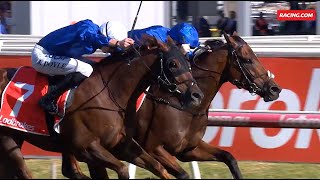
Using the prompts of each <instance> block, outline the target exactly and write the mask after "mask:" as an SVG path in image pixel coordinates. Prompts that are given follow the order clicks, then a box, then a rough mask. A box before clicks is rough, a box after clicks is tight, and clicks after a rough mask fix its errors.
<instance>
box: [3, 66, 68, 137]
mask: <svg viewBox="0 0 320 180" xmlns="http://www.w3.org/2000/svg"><path fill="white" fill-rule="evenodd" d="M48 88H49V85H48V78H47V76H45V75H43V74H40V73H38V72H37V71H35V70H34V69H33V68H32V67H20V68H19V69H18V70H17V72H16V73H15V74H14V76H13V78H12V80H11V81H10V82H9V83H8V84H7V86H6V88H5V89H4V92H3V93H2V98H1V110H0V125H1V126H6V127H10V128H13V129H16V130H20V131H24V132H28V133H33V134H39V135H45V136H49V135H50V134H49V131H48V128H47V124H46V116H45V112H44V111H43V110H42V108H41V107H40V106H39V105H38V101H39V100H40V98H41V97H42V96H43V95H45V94H46V93H47V91H48ZM69 93H70V90H69V91H66V92H65V93H64V94H63V95H61V96H60V97H59V99H58V101H57V104H58V107H59V111H60V114H62V115H64V114H65V109H66V100H67V98H68V95H69ZM62 119H63V118H61V117H58V116H55V117H54V121H55V122H54V127H55V130H56V131H57V132H58V131H59V128H58V124H59V122H61V120H62ZM58 133H59V132H58Z"/></svg>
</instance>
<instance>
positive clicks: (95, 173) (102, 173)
mask: <svg viewBox="0 0 320 180" xmlns="http://www.w3.org/2000/svg"><path fill="white" fill-rule="evenodd" d="M88 169H89V172H90V176H91V178H92V179H109V176H108V172H107V170H106V168H104V167H100V166H96V165H92V164H91V165H89V164H88Z"/></svg>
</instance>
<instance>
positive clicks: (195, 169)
mask: <svg viewBox="0 0 320 180" xmlns="http://www.w3.org/2000/svg"><path fill="white" fill-rule="evenodd" d="M189 166H190V168H191V173H192V178H193V179H201V174H200V169H199V165H198V162H197V161H191V162H190V163H189Z"/></svg>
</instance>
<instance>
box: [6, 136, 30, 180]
mask: <svg viewBox="0 0 320 180" xmlns="http://www.w3.org/2000/svg"><path fill="white" fill-rule="evenodd" d="M22 143H23V141H20V142H19V141H15V140H13V139H12V138H11V137H9V136H4V135H0V149H1V152H3V155H2V158H3V159H2V160H3V161H6V162H7V163H6V166H7V168H8V170H7V172H6V173H8V174H10V173H11V175H12V177H15V178H19V179H32V175H31V172H30V170H29V169H28V167H27V165H26V162H25V160H24V157H23V154H22V152H21V149H20V148H21V145H22Z"/></svg>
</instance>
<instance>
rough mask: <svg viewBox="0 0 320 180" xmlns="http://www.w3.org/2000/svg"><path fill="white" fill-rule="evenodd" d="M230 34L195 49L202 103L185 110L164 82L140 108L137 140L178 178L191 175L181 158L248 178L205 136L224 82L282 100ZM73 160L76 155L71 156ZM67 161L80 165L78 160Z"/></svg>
mask: <svg viewBox="0 0 320 180" xmlns="http://www.w3.org/2000/svg"><path fill="white" fill-rule="evenodd" d="M224 37H225V39H226V43H224V42H223V41H220V40H207V41H206V42H205V43H204V44H205V46H204V47H202V48H199V49H197V50H195V57H194V58H193V60H192V61H191V66H192V74H193V76H194V78H195V79H196V80H197V83H198V86H199V87H200V89H201V91H202V92H203V93H204V98H203V101H202V103H201V105H200V107H197V108H185V107H183V106H182V105H181V103H180V102H179V100H178V99H177V98H176V97H173V96H172V95H171V94H169V93H167V92H165V91H163V90H162V88H160V87H159V86H158V85H152V86H151V87H150V88H149V90H148V92H147V93H146V94H147V95H146V98H145V100H144V102H143V104H142V105H141V107H140V109H139V110H138V112H137V116H136V119H137V121H138V130H137V133H136V134H135V139H136V140H137V142H138V143H139V144H140V145H141V146H142V147H143V148H144V149H145V150H146V151H147V152H148V153H149V154H150V155H151V156H153V157H154V158H156V159H157V160H158V161H159V162H161V164H162V165H163V166H164V167H165V168H166V169H167V170H168V172H169V173H171V174H172V175H174V176H175V177H176V178H182V179H188V178H189V175H188V173H187V172H186V171H185V170H184V169H183V168H182V167H181V166H180V165H179V164H178V163H177V161H176V158H177V159H179V160H180V161H182V162H190V161H218V162H223V163H225V164H226V165H227V166H228V167H229V169H230V171H231V173H232V175H233V177H234V178H236V179H240V178H242V175H241V171H240V169H239V167H238V164H237V161H236V159H235V158H234V156H233V155H232V154H231V153H229V152H227V151H225V150H222V149H220V148H218V147H214V146H212V145H210V144H208V143H206V142H204V141H203V140H202V138H203V136H204V133H205V131H206V128H207V124H208V111H209V107H210V104H211V101H212V100H213V98H214V97H215V95H216V93H217V92H218V91H219V89H220V87H221V86H222V85H223V84H225V83H227V82H230V83H232V84H233V85H235V86H237V87H238V88H243V89H245V90H247V91H249V92H250V93H252V94H257V95H259V96H260V97H262V98H263V99H264V101H265V102H268V101H273V100H276V99H278V97H279V94H280V92H281V87H280V86H279V85H278V84H277V83H276V82H275V80H274V76H273V74H272V73H271V72H270V71H268V70H266V69H265V68H264V66H263V65H262V64H261V62H260V61H259V59H258V58H257V56H256V55H255V53H254V52H253V51H252V49H251V47H250V46H249V45H248V44H247V43H246V42H245V41H244V40H243V39H242V38H241V37H240V36H238V35H237V34H236V33H234V34H233V35H232V36H228V35H227V34H224ZM244 150H245V147H244ZM72 159H73V160H74V158H71V157H70V159H68V160H72ZM63 163H65V164H68V165H69V166H70V164H72V165H73V167H76V161H72V162H71V163H70V161H69V162H63ZM65 168H66V169H68V168H67V167H65ZM69 168H70V167H69ZM89 170H90V175H91V177H104V176H106V171H105V169H103V168H98V167H95V168H90V165H89ZM78 173H79V172H78Z"/></svg>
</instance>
